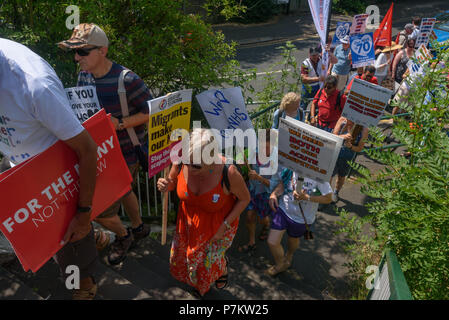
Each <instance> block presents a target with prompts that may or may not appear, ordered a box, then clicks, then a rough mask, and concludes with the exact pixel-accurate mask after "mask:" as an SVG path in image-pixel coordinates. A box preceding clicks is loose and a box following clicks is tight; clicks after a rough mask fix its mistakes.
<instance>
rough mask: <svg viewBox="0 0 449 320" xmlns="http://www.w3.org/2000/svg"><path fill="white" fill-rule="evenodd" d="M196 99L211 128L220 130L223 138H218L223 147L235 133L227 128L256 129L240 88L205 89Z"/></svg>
mask: <svg viewBox="0 0 449 320" xmlns="http://www.w3.org/2000/svg"><path fill="white" fill-rule="evenodd" d="M196 99H197V100H198V103H199V104H200V106H201V110H203V113H204V116H205V117H206V120H207V122H208V123H209V125H210V127H211V129H217V130H219V131H220V134H221V139H220V137H217V140H218V141H219V143H220V144H221V147H224V146H225V145H226V143H227V142H226V140H228V142H229V139H232V138H233V135H230V134H229V132H225V129H238V128H240V129H242V130H243V131H245V130H247V129H254V128H253V123H252V122H251V119H250V117H249V115H248V113H247V112H246V106H245V101H244V99H243V95H242V90H241V89H240V88H229V89H219V90H217V89H214V90H208V91H204V92H202V93H200V94H199V95H197V96H196ZM230 144H232V142H231V143H230ZM230 144H229V145H230Z"/></svg>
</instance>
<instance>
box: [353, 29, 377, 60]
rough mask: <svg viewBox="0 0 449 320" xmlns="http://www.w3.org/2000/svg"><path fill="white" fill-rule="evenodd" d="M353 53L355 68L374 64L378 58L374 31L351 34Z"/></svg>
mask: <svg viewBox="0 0 449 320" xmlns="http://www.w3.org/2000/svg"><path fill="white" fill-rule="evenodd" d="M351 55H352V66H353V67H354V68H358V67H364V66H368V65H371V64H374V62H375V61H376V58H375V56H374V41H373V33H372V32H369V33H364V34H355V35H352V36H351Z"/></svg>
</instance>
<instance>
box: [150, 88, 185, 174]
mask: <svg viewBox="0 0 449 320" xmlns="http://www.w3.org/2000/svg"><path fill="white" fill-rule="evenodd" d="M148 104H149V106H150V123H149V125H148V140H149V143H148V148H149V150H148V155H149V159H148V176H149V177H150V178H151V177H152V176H154V175H155V174H157V173H158V172H160V171H161V170H163V169H164V168H166V167H168V166H169V165H170V163H171V161H170V151H171V149H172V148H173V147H174V146H175V145H176V144H177V143H179V142H180V141H179V140H178V141H172V140H171V139H170V138H171V134H172V132H173V131H174V130H176V129H184V130H186V131H189V130H190V114H191V111H192V89H187V90H182V91H177V92H173V93H170V94H168V95H166V96H163V97H159V98H156V99H153V100H151V101H148ZM180 139H181V138H180Z"/></svg>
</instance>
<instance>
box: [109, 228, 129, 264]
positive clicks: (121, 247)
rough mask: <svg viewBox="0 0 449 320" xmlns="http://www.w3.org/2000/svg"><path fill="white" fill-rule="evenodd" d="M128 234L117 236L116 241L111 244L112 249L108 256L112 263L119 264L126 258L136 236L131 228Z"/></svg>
mask: <svg viewBox="0 0 449 320" xmlns="http://www.w3.org/2000/svg"><path fill="white" fill-rule="evenodd" d="M127 230H128V236H126V237H118V236H117V237H116V238H115V241H114V242H113V243H112V244H111V250H110V252H109V256H108V262H109V263H110V264H112V265H115V264H119V263H120V262H122V261H123V260H125V258H126V255H127V254H128V250H129V248H130V247H131V244H132V243H133V240H134V237H133V234H132V232H131V230H130V229H129V228H128V229H127Z"/></svg>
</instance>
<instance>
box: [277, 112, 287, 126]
mask: <svg viewBox="0 0 449 320" xmlns="http://www.w3.org/2000/svg"><path fill="white" fill-rule="evenodd" d="M280 111H281V110H279V113H278V120H277V123H276V128H277V129H279V122H280V121H281V118H282V117H283V116H284V113H285V111H284V110H282V112H280Z"/></svg>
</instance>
